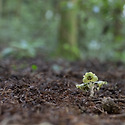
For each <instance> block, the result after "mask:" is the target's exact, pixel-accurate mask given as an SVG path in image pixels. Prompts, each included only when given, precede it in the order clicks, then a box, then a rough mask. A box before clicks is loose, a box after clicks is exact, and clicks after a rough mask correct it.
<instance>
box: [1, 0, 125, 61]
mask: <svg viewBox="0 0 125 125" xmlns="http://www.w3.org/2000/svg"><path fill="white" fill-rule="evenodd" d="M76 4H77V5H76ZM67 27H68V28H69V29H70V30H69V29H68V28H67ZM74 34H75V35H74ZM0 51H1V52H0V57H1V58H8V57H15V58H23V57H26V58H28V57H35V56H36V55H44V56H45V57H46V58H52V59H53V58H60V57H61V58H65V59H68V60H77V59H83V60H86V59H94V58H96V59H99V60H101V61H123V62H125V1H124V0H0Z"/></svg>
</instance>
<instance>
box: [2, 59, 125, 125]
mask: <svg viewBox="0 0 125 125" xmlns="http://www.w3.org/2000/svg"><path fill="white" fill-rule="evenodd" d="M32 64H35V65H37V66H38V69H37V70H36V71H33V70H32V69H31V66H32ZM88 71H91V72H94V73H95V74H96V75H97V76H98V78H99V80H105V81H108V84H107V85H105V86H104V87H102V88H101V89H100V91H98V92H96V93H95V96H94V97H93V98H90V97H89V93H87V92H83V91H81V90H79V89H77V88H76V87H75V84H77V83H82V77H83V75H84V74H85V73H86V72H88ZM105 98H107V99H111V100H109V102H107V104H104V103H103V102H104V101H102V100H104V99H105ZM110 103H111V104H110ZM105 105H108V109H106V108H104V106H105ZM45 122H46V123H45ZM10 124H11V125H12V124H14V125H24V124H25V125H32V124H33V125H36V124H39V125H47V124H48V125H125V66H124V65H123V64H121V63H111V62H106V63H100V62H99V61H96V60H93V61H85V62H84V61H77V62H72V63H69V62H67V61H63V60H57V61H43V60H42V58H36V59H29V60H25V61H24V60H20V61H14V60H12V59H8V60H4V61H3V60H2V61H0V125H10Z"/></svg>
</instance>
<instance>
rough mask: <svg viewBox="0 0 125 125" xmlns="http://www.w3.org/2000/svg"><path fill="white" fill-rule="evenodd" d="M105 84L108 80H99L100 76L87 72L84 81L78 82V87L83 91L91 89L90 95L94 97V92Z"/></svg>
mask: <svg viewBox="0 0 125 125" xmlns="http://www.w3.org/2000/svg"><path fill="white" fill-rule="evenodd" d="M104 84H107V82H105V81H98V77H97V76H96V75H95V74H94V73H92V72H87V73H86V74H85V75H83V83H82V84H77V85H76V87H77V88H79V89H81V90H83V91H90V97H93V96H94V92H95V91H96V90H99V89H100V88H101V87H102V86H103V85H104Z"/></svg>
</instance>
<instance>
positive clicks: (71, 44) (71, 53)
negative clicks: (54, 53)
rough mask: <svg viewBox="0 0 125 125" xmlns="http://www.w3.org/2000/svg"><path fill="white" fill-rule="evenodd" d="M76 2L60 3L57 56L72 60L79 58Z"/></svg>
mask: <svg viewBox="0 0 125 125" xmlns="http://www.w3.org/2000/svg"><path fill="white" fill-rule="evenodd" d="M77 2H78V0H69V1H68V0H63V2H60V7H59V8H60V16H61V20H60V27H59V39H58V42H59V46H58V54H59V55H61V56H62V57H64V58H67V59H70V60H74V59H76V58H79V49H78V45H77V10H78V6H77Z"/></svg>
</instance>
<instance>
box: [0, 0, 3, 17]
mask: <svg viewBox="0 0 125 125" xmlns="http://www.w3.org/2000/svg"><path fill="white" fill-rule="evenodd" d="M2 9H3V0H0V18H2Z"/></svg>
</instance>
